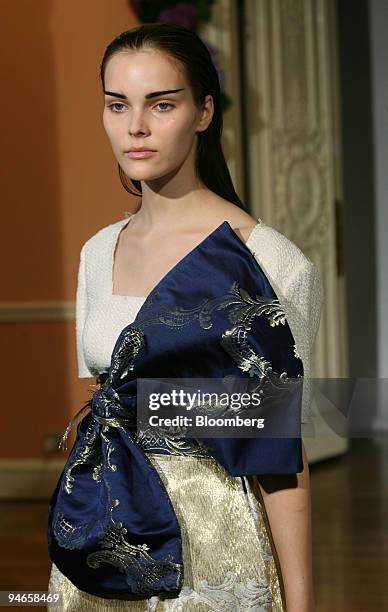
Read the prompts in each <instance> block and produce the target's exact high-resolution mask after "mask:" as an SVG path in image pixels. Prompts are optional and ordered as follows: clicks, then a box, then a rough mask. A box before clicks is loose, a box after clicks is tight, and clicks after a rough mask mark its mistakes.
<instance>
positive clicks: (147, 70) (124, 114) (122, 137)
mask: <svg viewBox="0 0 388 612" xmlns="http://www.w3.org/2000/svg"><path fill="white" fill-rule="evenodd" d="M166 90H178V91H177V92H176V93H157V94H155V92H164V91H166ZM105 92H110V93H109V94H108V93H105V96H104V97H105V103H104V113H103V124H104V128H105V130H106V133H107V135H108V138H109V140H110V143H111V146H112V149H113V152H114V155H115V157H116V159H117V161H118V163H119V164H120V166H121V167H122V169H123V170H124V172H125V174H126V175H127V176H128V177H130V178H132V179H135V180H152V179H156V178H160V177H162V176H165V175H167V174H168V173H170V172H172V171H174V170H175V169H177V168H178V167H179V166H180V165H181V164H182V163H183V162H184V161H185V159H186V158H187V156H188V154H189V153H190V151H191V150H192V148H193V147H195V146H196V138H197V137H196V131H201V130H203V129H206V127H207V126H208V124H209V123H210V120H211V113H210V114H209V109H208V110H206V109H205V111H199V110H198V109H197V108H196V107H195V104H194V101H193V98H192V95H191V91H190V89H189V86H188V83H187V82H186V79H185V78H184V75H183V73H182V72H181V71H180V69H179V68H178V67H177V66H176V65H174V64H173V63H172V62H171V61H170V59H169V58H168V56H166V55H165V54H163V53H160V52H158V51H155V50H154V49H147V50H142V51H130V52H125V53H116V54H115V55H114V56H113V57H112V58H111V59H110V60H109V62H108V64H107V66H106V70H105ZM117 94H120V96H118V95H117ZM149 94H154V95H152V97H148V98H147V97H146V96H147V95H149ZM121 96H122V97H121ZM209 98H210V100H209V101H208V102H210V103H211V102H212V100H211V96H209ZM132 147H136V148H142V149H152V150H154V151H155V152H154V153H152V154H151V155H149V156H148V157H144V158H140V159H135V158H133V157H131V156H130V155H129V154H128V150H129V149H130V148H132Z"/></svg>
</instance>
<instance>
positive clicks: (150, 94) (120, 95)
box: [104, 87, 184, 100]
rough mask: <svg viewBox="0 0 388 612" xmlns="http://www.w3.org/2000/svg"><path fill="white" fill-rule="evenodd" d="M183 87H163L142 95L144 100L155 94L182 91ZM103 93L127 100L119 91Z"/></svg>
mask: <svg viewBox="0 0 388 612" xmlns="http://www.w3.org/2000/svg"><path fill="white" fill-rule="evenodd" d="M183 90H184V87H180V88H179V89H165V90H164V91H152V92H151V93H148V94H146V95H145V96H144V97H145V98H146V100H148V99H149V98H156V97H157V96H164V95H165V94H170V93H177V92H178V91H183ZM104 93H105V94H106V95H107V96H114V97H115V98H121V99H122V100H128V98H127V96H125V95H124V94H121V93H115V92H114V91H105V90H104Z"/></svg>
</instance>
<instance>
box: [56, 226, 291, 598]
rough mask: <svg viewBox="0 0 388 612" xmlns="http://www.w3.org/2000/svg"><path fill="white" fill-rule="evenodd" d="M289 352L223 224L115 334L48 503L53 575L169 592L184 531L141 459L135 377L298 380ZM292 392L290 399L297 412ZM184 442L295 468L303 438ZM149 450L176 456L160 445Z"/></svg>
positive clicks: (260, 280) (174, 590) (248, 471)
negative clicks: (106, 367)
mask: <svg viewBox="0 0 388 612" xmlns="http://www.w3.org/2000/svg"><path fill="white" fill-rule="evenodd" d="M297 355H298V353H297V347H296V346H295V341H294V338H293V336H292V333H291V330H290V328H289V325H288V323H287V318H286V315H285V313H284V311H283V309H282V306H281V304H280V302H279V300H278V299H277V296H276V294H275V293H274V291H273V289H272V287H271V285H270V283H269V281H268V279H267V278H266V276H265V274H264V273H263V271H262V269H261V267H260V266H259V264H258V263H257V261H256V259H255V257H254V256H253V255H252V253H251V252H250V251H249V249H248V248H247V247H246V245H245V244H244V243H243V242H242V241H241V240H240V238H239V237H238V236H237V235H236V233H235V232H234V231H233V229H232V228H231V226H230V225H229V223H228V222H227V221H225V222H223V223H222V224H221V225H220V226H219V227H217V228H216V229H215V230H214V231H213V232H211V234H209V235H208V236H207V237H206V238H205V239H204V240H203V241H202V242H201V243H200V244H199V245H198V246H197V247H195V248H194V249H193V250H192V251H190V252H189V253H188V254H187V255H186V256H185V257H184V258H183V259H181V260H180V261H179V262H178V263H177V264H176V265H175V266H174V267H173V268H172V269H171V270H170V271H169V272H168V273H167V274H166V275H165V276H164V277H163V278H162V280H161V281H160V282H159V283H158V284H157V285H156V286H155V287H154V289H153V290H152V291H151V293H150V294H149V296H148V297H147V299H146V300H145V302H144V304H143V305H142V306H141V308H140V310H139V311H138V314H137V316H136V318H135V320H134V321H133V322H132V323H131V324H130V325H128V326H126V327H125V328H124V329H123V330H122V331H121V333H120V334H119V336H118V338H117V341H116V343H115V346H114V348H113V352H112V357H111V364H110V367H109V370H108V371H107V372H106V373H105V375H104V376H103V377H102V378H101V386H100V387H99V388H98V389H97V390H96V391H95V392H94V394H93V396H92V398H91V399H90V400H89V401H88V402H87V403H86V404H85V406H83V407H82V408H81V410H80V411H79V414H81V413H82V412H83V411H84V410H86V409H90V412H89V413H88V414H87V415H86V416H84V417H83V418H82V420H81V421H80V423H79V424H78V426H77V437H76V441H75V443H74V445H73V448H72V449H71V452H70V454H69V457H68V459H67V461H66V464H65V466H64V469H63V472H62V474H61V476H60V478H59V481H58V483H57V486H56V488H55V490H54V492H53V495H52V497H51V500H50V506H49V517H48V531H47V536H48V550H49V555H50V558H51V560H52V561H53V562H54V563H55V565H56V566H57V567H58V568H59V569H60V571H61V572H62V573H63V574H64V575H65V576H66V577H67V578H68V579H69V580H70V581H71V582H72V583H73V584H74V585H75V586H76V587H77V588H78V589H81V590H83V591H86V592H87V593H90V594H93V595H97V596H99V597H106V598H117V599H120V598H122V599H133V600H135V599H146V598H149V597H152V596H154V595H158V596H163V597H166V598H169V597H176V596H177V594H179V592H180V591H181V589H182V584H183V575H184V563H183V558H182V534H181V529H180V525H179V521H178V518H177V516H176V513H175V511H174V507H173V505H172V503H171V499H170V498H169V495H168V492H167V490H166V487H165V485H164V484H163V481H162V479H161V477H160V474H159V472H158V470H157V467H156V466H155V465H154V464H153V463H152V462H151V461H150V460H149V458H148V457H147V452H149V451H150V450H151V451H152V452H155V448H152V449H150V447H147V440H144V439H142V438H141V437H139V436H138V434H137V432H136V416H137V415H136V403H137V381H138V379H140V378H142V379H144V378H156V377H157V378H223V377H225V376H235V377H239V378H246V379H251V380H255V379H256V380H258V381H263V380H264V381H265V380H268V381H270V380H271V379H274V378H276V379H277V380H281V381H286V383H287V380H288V379H296V378H298V379H300V380H301V378H302V377H303V365H302V362H301V360H300V358H299V357H298V356H297ZM299 389H300V393H299V394H298V393H296V394H294V395H293V402H294V403H295V402H296V404H297V405H296V408H299V409H300V405H301V389H302V385H300V386H299ZM292 408H293V410H292V411H291V412H290V411H288V412H287V410H286V406H285V414H296V415H297V414H298V410H296V411H295V406H293V407H292ZM76 416H77V415H76ZM67 433H68V430H67V432H66V434H65V437H66V436H67ZM181 449H183V450H181V451H180V452H181V453H182V454H184V452H190V453H191V454H194V455H195V453H198V456H206V455H207V456H209V457H213V458H214V459H216V460H217V462H219V464H220V466H222V468H223V469H225V470H226V471H227V472H228V473H229V474H231V475H232V476H236V477H243V476H249V475H258V474H281V473H297V472H301V471H302V470H303V461H302V450H301V439H300V437H299V436H295V437H279V438H275V437H273V438H266V437H259V438H248V439H247V438H212V439H209V440H206V439H202V440H196V439H189V440H188V446H187V449H188V450H187V451H185V447H181ZM157 452H158V453H160V454H171V453H174V452H176V453H177V454H179V453H178V452H177V451H176V450H175V451H174V447H172V446H171V445H168V444H166V445H165V446H164V447H163V446H161V447H160V448H159V449H158V450H157ZM205 520H206V518H205ZM198 528H199V529H200V526H198Z"/></svg>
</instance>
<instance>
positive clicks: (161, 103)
mask: <svg viewBox="0 0 388 612" xmlns="http://www.w3.org/2000/svg"><path fill="white" fill-rule="evenodd" d="M163 104H164V105H166V104H167V106H171V107H172V108H175V105H174V104H170V102H158V104H157V105H156V106H161V105H163ZM166 110H168V109H165V110H163V109H161V111H162V112H163V113H164V112H166Z"/></svg>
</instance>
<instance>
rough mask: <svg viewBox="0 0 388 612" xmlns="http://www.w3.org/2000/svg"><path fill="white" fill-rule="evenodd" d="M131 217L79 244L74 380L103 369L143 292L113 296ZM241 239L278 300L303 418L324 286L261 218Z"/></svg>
mask: <svg viewBox="0 0 388 612" xmlns="http://www.w3.org/2000/svg"><path fill="white" fill-rule="evenodd" d="M131 216H132V215H129V216H126V217H125V218H124V219H120V221H117V222H116V223H112V224H110V225H107V226H106V227H103V228H102V229H101V230H99V231H98V232H97V233H96V234H94V235H93V236H92V237H91V238H89V239H88V240H87V241H86V242H85V243H84V245H83V246H82V249H81V253H80V262H79V269H78V284H77V294H76V341H77V361H78V376H79V378H87V377H95V376H97V375H98V374H99V373H101V372H103V371H106V370H107V369H108V367H109V364H110V358H111V354H112V351H113V347H114V344H115V342H116V340H117V337H118V335H119V333H120V332H121V330H122V329H123V328H124V327H125V326H127V325H129V323H131V322H132V321H133V320H134V319H135V317H136V314H137V312H138V310H139V309H140V307H141V305H142V304H143V302H144V301H145V300H146V297H145V296H142V297H139V296H130V295H117V294H113V293H112V288H113V279H112V271H113V261H114V252H115V247H116V244H117V241H118V237H119V234H120V231H121V229H122V228H123V227H124V225H126V224H127V223H128V222H129V219H130V218H131ZM257 221H258V223H257V224H256V225H255V226H254V228H253V230H252V231H251V234H250V236H249V238H248V240H247V242H246V243H245V244H246V246H247V247H248V248H249V250H250V251H251V252H252V253H253V255H254V256H255V258H256V260H257V261H258V263H259V264H260V266H261V268H262V270H263V272H264V273H265V274H266V276H267V278H268V280H269V281H270V283H271V285H272V288H273V290H274V291H275V293H276V295H277V297H278V299H279V301H280V302H281V304H282V306H283V309H284V312H285V313H286V317H287V320H288V324H289V326H290V329H291V332H292V334H293V336H294V340H295V344H296V349H297V352H298V355H299V356H300V358H301V359H302V363H303V368H304V381H303V402H302V422H307V416H308V415H309V414H310V410H311V390H312V385H311V384H310V381H309V377H310V376H311V373H310V354H311V350H312V346H313V343H314V339H315V336H316V333H317V331H318V326H319V321H320V313H321V305H322V301H323V289H322V284H321V279H320V275H319V272H318V270H317V268H316V266H315V265H314V264H313V263H312V262H311V261H310V259H308V258H307V257H306V256H305V255H304V254H303V253H302V251H301V250H300V249H299V248H298V247H297V246H296V245H295V244H294V243H293V242H292V241H291V240H289V239H288V238H287V237H286V236H284V235H283V234H281V233H280V232H278V231H277V230H275V229H274V228H272V227H270V226H269V225H266V224H265V223H264V222H263V221H262V220H261V219H258V220H257Z"/></svg>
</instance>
